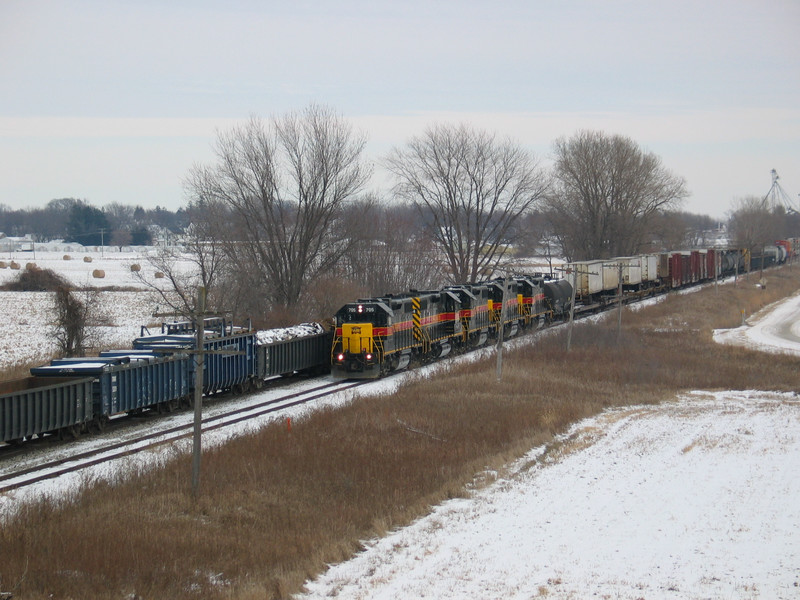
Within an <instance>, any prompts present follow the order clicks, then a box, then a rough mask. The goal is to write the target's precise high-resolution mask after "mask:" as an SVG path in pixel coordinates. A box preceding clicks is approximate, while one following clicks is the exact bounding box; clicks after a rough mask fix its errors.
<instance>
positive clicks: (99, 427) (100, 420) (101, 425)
mask: <svg viewBox="0 0 800 600" xmlns="http://www.w3.org/2000/svg"><path fill="white" fill-rule="evenodd" d="M107 418H108V417H106V416H97V417H95V418H94V419H92V421H91V429H94V430H95V431H97V432H98V433H100V432H101V431H103V430H104V429H105V428H106V419H107Z"/></svg>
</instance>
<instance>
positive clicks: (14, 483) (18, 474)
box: [0, 380, 369, 494]
mask: <svg viewBox="0 0 800 600" xmlns="http://www.w3.org/2000/svg"><path fill="white" fill-rule="evenodd" d="M366 383H369V381H364V380H361V381H340V382H334V383H325V384H323V385H319V386H316V387H313V388H310V389H306V390H303V391H298V392H292V393H289V394H285V395H283V396H280V397H278V398H272V399H270V400H265V401H263V402H258V403H256V404H252V405H249V406H245V407H239V408H236V409H234V410H230V411H227V412H223V413H220V414H217V415H214V416H211V417H206V418H204V419H203V421H202V426H203V427H202V430H203V433H207V432H211V431H215V430H218V429H222V428H224V427H230V426H232V425H236V424H238V423H242V422H244V421H248V420H250V419H255V418H257V417H261V416H264V415H267V414H270V413H275V412H280V411H282V410H286V409H288V408H292V407H294V406H299V405H301V404H305V403H307V402H311V401H313V400H318V399H320V398H324V397H325V396H329V395H331V394H334V393H337V392H343V391H346V390H349V389H352V388H355V387H358V386H361V385H364V384H366ZM193 427H194V423H193V422H191V421H190V422H188V423H184V424H181V425H178V426H175V427H171V428H168V429H163V430H159V431H156V432H153V433H148V434H146V435H143V436H139V437H137V438H134V439H131V440H127V441H121V442H114V443H110V444H107V445H104V446H102V447H99V448H95V449H92V450H88V451H84V452H79V453H76V454H72V455H69V456H65V457H63V458H59V459H55V460H50V461H47V462H43V463H40V464H37V465H35V466H33V467H27V468H23V469H20V470H17V471H13V472H9V473H4V474H2V475H0V494H2V493H5V492H9V491H12V490H16V489H20V488H23V487H26V486H29V485H33V484H35V483H39V482H41V481H46V480H48V479H55V478H57V477H60V476H62V475H66V474H68V473H74V472H77V471H80V470H82V469H86V468H89V467H92V466H95V465H99V464H102V463H105V462H110V461H112V460H117V459H120V458H124V457H126V456H131V455H133V454H136V453H139V452H144V451H146V450H150V449H153V448H157V447H158V446H163V445H166V444H171V443H173V442H176V441H178V440H181V439H184V438H189V437H191V436H192V433H193Z"/></svg>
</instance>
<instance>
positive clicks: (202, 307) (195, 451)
mask: <svg viewBox="0 0 800 600" xmlns="http://www.w3.org/2000/svg"><path fill="white" fill-rule="evenodd" d="M205 312H206V288H204V287H202V286H201V287H199V288H197V310H196V315H195V323H196V325H195V329H196V330H197V332H196V334H197V353H196V354H195V360H196V361H197V365H196V368H195V371H194V433H193V435H192V498H193V499H194V500H195V501H197V497H198V493H199V490H200V455H201V454H202V427H201V426H202V422H203V368H204V366H205V356H206V355H205V352H204V349H203V344H204V340H203V337H204V335H205Z"/></svg>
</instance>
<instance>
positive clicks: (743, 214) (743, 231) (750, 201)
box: [728, 196, 783, 270]
mask: <svg viewBox="0 0 800 600" xmlns="http://www.w3.org/2000/svg"><path fill="white" fill-rule="evenodd" d="M782 221H783V210H782V208H781V210H777V209H776V207H770V205H769V202H768V201H767V198H759V197H757V196H748V197H745V198H742V199H740V200H738V201H736V202H735V203H734V207H733V210H732V212H731V215H730V220H729V221H728V233H729V235H730V238H731V241H733V243H735V244H736V245H737V246H738V247H739V248H741V249H743V250H746V251H747V253H748V254H750V255H751V256H752V255H760V254H762V253H763V251H764V247H765V246H769V245H772V244H774V243H775V240H777V239H778V237H779V235H780V233H781V225H782ZM748 270H749V261H748Z"/></svg>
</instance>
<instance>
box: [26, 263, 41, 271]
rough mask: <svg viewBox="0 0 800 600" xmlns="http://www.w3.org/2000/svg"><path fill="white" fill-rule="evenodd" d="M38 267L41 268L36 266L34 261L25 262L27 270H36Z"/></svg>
mask: <svg viewBox="0 0 800 600" xmlns="http://www.w3.org/2000/svg"><path fill="white" fill-rule="evenodd" d="M38 268H39V267H37V266H36V263H34V262H30V263H26V264H25V270H26V271H35V270H36V269H38Z"/></svg>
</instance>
